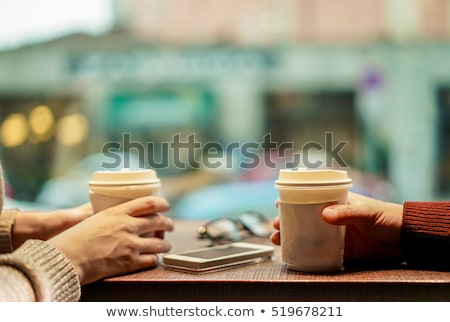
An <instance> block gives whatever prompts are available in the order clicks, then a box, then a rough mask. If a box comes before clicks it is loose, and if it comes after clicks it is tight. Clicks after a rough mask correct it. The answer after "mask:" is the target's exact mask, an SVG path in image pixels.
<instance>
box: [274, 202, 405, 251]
mask: <svg viewBox="0 0 450 322" xmlns="http://www.w3.org/2000/svg"><path fill="white" fill-rule="evenodd" d="M322 218H323V220H324V221H326V222H328V223H330V224H333V225H346V234H345V251H344V257H345V258H346V259H371V260H392V259H400V257H401V245H400V236H401V227H402V219H403V206H402V205H399V204H395V203H390V202H384V201H380V200H377V199H373V198H369V197H366V196H362V195H359V194H356V193H350V194H349V198H348V204H347V205H333V206H329V207H327V208H325V209H324V210H323V213H322ZM273 226H274V228H275V230H276V231H275V232H274V233H273V234H272V235H271V240H272V242H273V243H274V244H276V245H279V244H280V231H279V230H280V222H279V218H278V217H277V218H275V220H274V222H273Z"/></svg>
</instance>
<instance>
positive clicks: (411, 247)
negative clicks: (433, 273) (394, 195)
mask: <svg viewBox="0 0 450 322" xmlns="http://www.w3.org/2000/svg"><path fill="white" fill-rule="evenodd" d="M402 244H403V245H402V246H403V252H404V255H405V259H406V262H407V264H408V266H411V267H417V268H428V269H444V270H450V202H405V203H404V207H403V227H402Z"/></svg>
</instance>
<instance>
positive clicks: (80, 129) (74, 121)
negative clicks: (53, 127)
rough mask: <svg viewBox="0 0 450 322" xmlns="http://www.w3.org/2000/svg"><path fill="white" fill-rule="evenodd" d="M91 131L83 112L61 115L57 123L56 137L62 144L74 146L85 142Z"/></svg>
mask: <svg viewBox="0 0 450 322" xmlns="http://www.w3.org/2000/svg"><path fill="white" fill-rule="evenodd" d="M88 132H89V123H88V121H87V120H86V117H84V115H82V114H78V113H76V114H70V115H66V116H63V117H61V118H60V119H59V120H58V123H57V132H56V139H57V140H58V142H59V143H60V144H62V145H66V146H74V145H77V144H80V143H81V142H83V141H84V140H85V139H86V137H87V134H88Z"/></svg>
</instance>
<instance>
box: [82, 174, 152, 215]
mask: <svg viewBox="0 0 450 322" xmlns="http://www.w3.org/2000/svg"><path fill="white" fill-rule="evenodd" d="M160 187H161V182H160V179H159V178H158V176H157V173H156V171H155V170H152V169H145V170H122V171H96V172H94V173H93V174H92V177H91V180H90V181H89V189H90V191H89V199H90V201H91V204H92V208H93V210H94V212H99V211H102V210H104V209H106V208H110V207H113V206H116V205H118V204H121V203H123V202H126V201H130V200H132V199H136V198H140V197H146V196H152V195H158V194H159V190H160Z"/></svg>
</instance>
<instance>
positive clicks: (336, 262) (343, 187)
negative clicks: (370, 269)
mask: <svg viewBox="0 0 450 322" xmlns="http://www.w3.org/2000/svg"><path fill="white" fill-rule="evenodd" d="M351 186H352V180H351V178H349V177H348V174H347V171H344V170H333V169H304V168H301V169H282V170H280V172H279V177H278V180H276V181H275V188H276V189H277V190H278V195H279V198H278V200H277V204H278V214H279V218H280V234H281V254H282V261H283V262H284V263H285V264H286V265H287V267H288V268H290V269H293V270H297V271H303V272H312V273H320V272H331V271H339V270H341V269H342V268H343V254H344V236H345V226H338V225H331V224H328V223H326V222H325V221H324V220H323V219H322V211H323V209H324V208H325V207H327V206H330V205H333V204H345V203H347V198H348V191H349V188H350V187H351Z"/></svg>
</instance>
